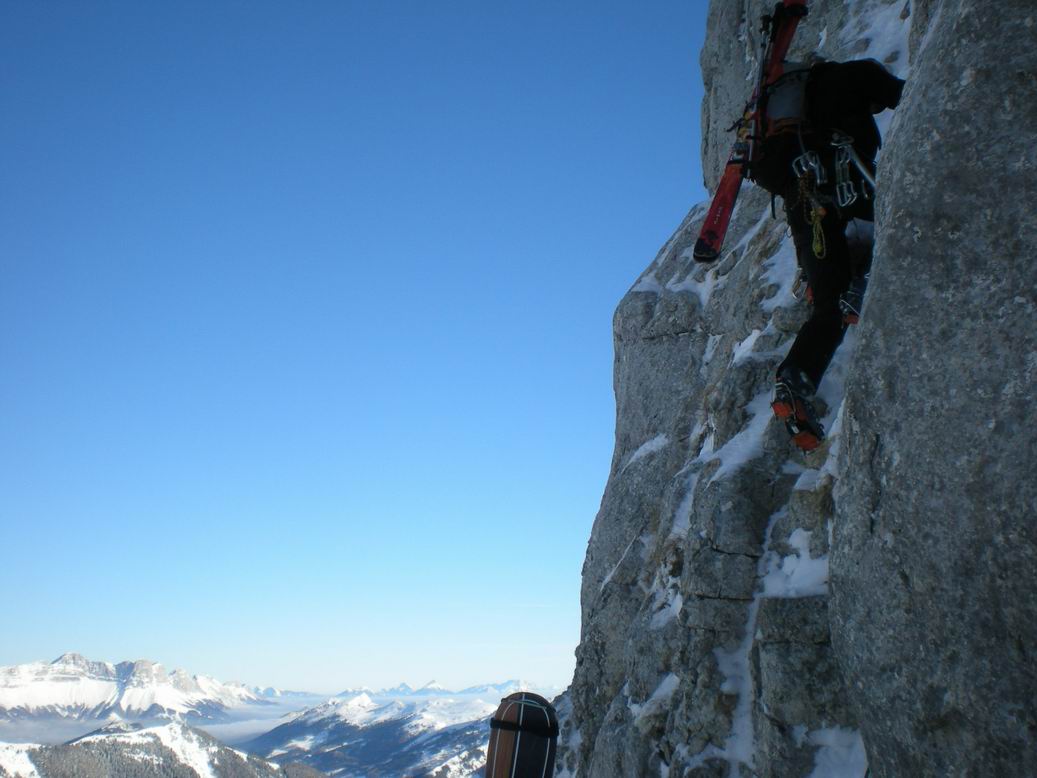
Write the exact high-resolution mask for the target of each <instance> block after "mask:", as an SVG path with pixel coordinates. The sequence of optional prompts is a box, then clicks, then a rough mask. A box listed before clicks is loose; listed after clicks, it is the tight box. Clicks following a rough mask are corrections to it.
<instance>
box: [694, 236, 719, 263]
mask: <svg viewBox="0 0 1037 778" xmlns="http://www.w3.org/2000/svg"><path fill="white" fill-rule="evenodd" d="M692 256H693V257H694V258H695V261H696V262H714V261H716V258H717V257H718V256H720V252H719V251H717V250H716V249H715V248H713V246H711V245H710V244H709V243H706V241H704V240H702V238H699V239H698V240H697V241H695V250H694V251H693V252H692Z"/></svg>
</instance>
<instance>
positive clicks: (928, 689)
mask: <svg viewBox="0 0 1037 778" xmlns="http://www.w3.org/2000/svg"><path fill="white" fill-rule="evenodd" d="M769 5H770V4H769V3H766V2H761V1H758V0H746V1H745V2H741V1H740V2H731V0H714V2H712V4H711V8H710V13H709V33H708V35H707V40H708V43H707V47H706V49H705V50H704V51H703V53H702V57H701V60H702V64H703V74H704V78H705V81H706V97H705V100H704V102H703V128H704V133H703V134H704V138H705V140H704V142H703V159H704V162H705V165H704V169H705V170H706V178H707V183H709V184H710V185H713V184H715V183H716V181H717V180H718V176H719V172H720V169H721V166H722V164H723V160H724V158H725V157H726V154H727V151H728V146H729V143H730V140H731V137H730V135H729V134H727V133H724V131H723V130H724V128H726V127H727V126H729V125H730V124H731V122H732V121H733V119H734V118H736V117H737V116H738V114H739V112H740V109H741V106H742V103H743V102H744V100H745V98H746V97H747V92H748V91H749V90H750V89H751V83H750V76H749V74H750V73H751V72H753V69H754V67H753V66H754V60H753V57H754V56H756V53H757V52H758V50H759V48H758V45H759V41H758V33H757V30H758V20H759V17H760V15H761V14H762V13H763V12H764V11H765V10H766V9H767V7H768V6H769ZM811 6H812V8H811V12H810V16H809V18H808V20H807V22H806V23H805V24H804V25H802V26H801V28H800V31H799V32H798V33H797V42H796V44H794V46H793V50H792V52H791V54H790V56H791V58H796V57H797V56H799V55H802V54H804V53H806V52H808V51H810V50H813V49H817V50H819V51H820V52H821V53H822V54H823V55H825V56H827V57H829V58H833V59H851V58H857V57H874V58H876V59H879V60H880V61H883V62H885V63H886V64H887V66H888V67H890V69H891V70H893V71H894V72H896V73H897V74H898V75H900V76H902V77H908V78H909V88H908V92H907V96H906V97H905V101H904V103H903V105H902V106H901V108H900V110H899V111H898V115H897V117H896V120H895V122H894V124H893V126H892V127H891V128H890V131H889V134H888V140H889V144H888V149H887V151H886V153H885V154H884V156H883V159H882V160H881V162H880V169H879V180H880V186H881V187H882V189H883V194H882V197H881V199H880V203H879V215H878V218H877V224H876V235H877V247H876V251H875V269H874V273H873V281H872V289H871V290H870V292H869V297H868V300H867V302H866V308H865V312H864V313H865V316H864V323H863V324H862V325H861V327H860V332H859V333H858V332H854V331H852V330H851V333H850V335H849V336H848V337H847V339H846V341H845V342H844V344H843V346H842V348H841V349H840V352H839V353H838V354H837V357H836V360H835V363H834V364H833V367H832V368H831V369H830V370H829V373H828V374H827V375H826V377H825V381H824V383H823V384H822V387H821V392H820V396H821V399H822V400H823V402H824V405H825V408H824V410H825V414H826V416H825V426H826V428H827V429H828V430H829V431H830V434H829V438H828V440H827V441H826V444H825V445H824V446H823V447H822V448H821V449H819V450H818V451H816V452H814V453H812V454H810V455H808V456H804V455H801V454H799V453H798V452H796V451H795V450H794V449H793V448H792V447H791V446H790V444H789V441H788V438H787V435H786V433H785V431H784V430H783V429H782V428H781V427H779V425H778V424H777V423H776V422H774V421H772V419H771V414H770V408H769V399H770V389H771V382H772V380H773V378H772V377H773V372H774V368H775V366H776V365H777V363H778V362H779V361H780V360H781V358H782V356H783V355H784V353H785V351H786V350H787V348H788V346H789V344H790V343H791V339H792V337H793V336H794V334H795V332H796V331H797V330H798V327H799V324H800V323H801V322H802V320H803V318H804V317H805V316H806V304H805V303H802V302H800V301H797V300H796V298H795V297H794V294H793V290H794V286H795V274H796V262H795V254H794V251H793V248H792V243H791V240H790V239H789V238H788V237H787V235H786V232H785V225H784V222H783V221H781V220H780V218H779V220H776V221H775V220H772V219H771V217H770V209H769V205H770V202H769V197H768V196H767V195H766V194H765V193H763V192H761V191H758V190H754V189H746V190H744V191H743V193H742V198H741V200H740V204H739V208H738V211H737V212H736V214H735V218H734V220H733V224H732V228H731V231H730V233H729V236H728V240H727V244H726V251H725V254H724V255H723V257H722V258H721V260H720V261H719V262H718V263H717V264H716V265H713V266H709V267H702V266H697V265H696V264H695V263H694V262H693V261H692V260H691V247H692V244H693V243H694V240H695V237H696V235H697V233H698V229H699V226H700V223H701V219H702V217H703V215H704V211H705V206H704V205H702V206H698V207H696V208H694V209H693V210H692V211H691V213H689V215H688V216H687V218H686V219H685V220H684V223H683V224H681V225H680V227H679V228H678V230H677V232H676V233H675V234H674V235H673V237H672V238H671V239H670V240H669V241H668V242H667V243H666V245H665V246H664V247H663V248H662V250H661V251H660V253H659V255H658V256H657V258H656V260H655V261H654V262H653V263H652V264H651V265H650V266H649V268H648V269H647V270H646V271H645V272H644V274H643V275H642V276H641V278H639V279H638V281H637V283H636V284H635V285H634V286H633V288H632V289H631V290H630V292H629V293H628V294H627V296H626V297H625V298H624V299H623V300H622V302H621V303H620V305H619V308H618V310H617V312H616V316H615V322H614V330H615V333H614V334H615V348H616V361H615V390H616V400H617V422H616V448H615V454H614V457H613V462H612V469H611V473H610V476H609V480H608V483H607V485H606V489H605V495H604V497H603V499H602V505H601V510H600V512H599V514H598V516H597V518H596V520H595V524H594V528H593V532H592V536H591V539H590V542H589V544H588V549H587V557H586V561H585V564H584V570H583V591H582V603H583V630H582V638H581V644H580V646H579V648H578V650H577V669H576V673H575V676H574V679H573V684H572V686H571V687H570V689H569V691H568V692H567V694H566V696H565V697H564V698H563V699H562V700H561V703H560V709H561V712H562V715H563V720H564V725H563V748H562V751H561V756H560V768H561V770H560V772H561V774H562V775H580V776H595V778H597V777H599V776H641V775H656V774H658V775H662V776H684V775H689V776H690V775H694V776H730V775H743V776H748V775H752V776H782V777H783V778H784V777H786V776H807V775H812V776H816V777H820V776H836V775H838V776H863V775H864V772H865V769H866V767H867V765H868V763H869V761H870V763H871V766H872V774H873V775H876V776H912V777H913V776H925V775H933V776H936V775H989V774H998V775H1025V774H1030V773H1028V772H1027V766H1028V765H1029V766H1030V767H1032V764H1030V763H1028V762H1027V761H1026V760H1027V758H1029V757H1028V756H1027V754H1030V755H1032V754H1033V753H1034V749H1033V743H1034V742H1035V738H1037V732H1035V731H1034V728H1033V727H1034V710H1035V706H1034V702H1033V701H1034V699H1035V692H1037V684H1035V682H1034V675H1033V672H1034V671H1033V669H1032V668H1033V661H1034V657H1035V655H1037V653H1035V652H1037V642H1035V632H1034V629H1035V627H1034V625H1035V624H1037V619H1035V618H1034V616H1035V615H1037V614H1035V613H1034V607H1035V604H1034V603H1035V598H1034V597H1033V596H1032V595H1031V594H1030V590H1029V587H1030V586H1031V584H1030V582H1032V581H1033V580H1035V575H1034V574H1035V573H1037V569H1035V556H1037V537H1035V530H1034V527H1035V524H1034V521H1033V518H1034V512H1035V511H1034V508H1035V506H1037V500H1035V492H1034V485H1033V484H1034V482H1035V479H1034V477H1033V475H1032V473H1033V472H1034V471H1035V467H1034V463H1035V462H1037V456H1035V451H1034V435H1033V428H1034V426H1033V425H1034V412H1033V409H1034V400H1033V397H1034V390H1033V388H1032V387H1033V378H1034V372H1035V366H1037V350H1035V342H1034V325H1033V323H1032V322H1033V321H1034V319H1033V315H1034V310H1033V309H1034V306H1035V297H1034V295H1035V291H1034V290H1035V281H1037V278H1035V270H1034V267H1035V266H1034V261H1033V260H1034V257H1035V255H1037V252H1035V240H1034V220H1033V217H1032V215H1031V214H1030V213H1028V212H1027V208H1030V209H1031V210H1032V207H1033V203H1034V198H1033V183H1032V182H1033V173H1034V167H1035V165H1034V152H1033V149H1032V146H1031V147H1025V144H1023V143H1021V142H1020V140H1019V137H1020V136H1019V133H1018V128H1020V127H1032V126H1034V125H1033V119H1034V118H1037V117H1034V116H1033V111H1034V105H1037V100H1033V99H1032V97H1033V95H1034V94H1037V90H1035V89H1034V86H1035V82H1034V79H1035V77H1037V76H1035V72H1037V66H1035V60H1034V55H1033V53H1032V52H1033V51H1034V50H1035V49H1037V47H1035V46H1034V45H1033V44H1034V42H1035V37H1037V26H1035V24H1037V22H1035V21H1034V18H1035V17H1037V10H1035V9H1034V8H1033V6H1032V3H1030V2H1029V0H1012V2H1009V3H1007V4H1002V6H999V10H998V11H997V15H998V16H999V17H1000V18H999V20H997V21H996V22H995V21H994V20H993V19H992V18H991V17H993V15H994V12H993V9H992V7H991V6H990V5H989V4H987V5H982V4H976V3H966V2H963V1H962V0H943V2H939V1H938V0H933V2H923V1H922V0H910V1H909V0H893V1H892V2H888V1H887V0H830V2H826V3H824V4H822V3H812V4H811ZM1006 6H1007V8H1006ZM1009 28H1011V29H1009ZM1012 30H1014V32H1013V31H1012ZM995 51H1000V52H1001V53H1000V55H999V58H998V60H997V61H995V60H994V52H995ZM999 63H1000V64H999ZM1006 63H1007V69H1008V72H1007V73H1005V72H1004V67H1005V64H1006ZM1006 78H1007V80H1008V83H1007V84H1002V83H1001V80H1002V79H1006ZM1027 95H1029V99H1028V98H1027ZM1026 118H1029V120H1030V121H1029V122H1027V121H1025V119H1026ZM889 119H890V117H889V116H885V117H883V119H882V121H881V122H880V123H881V124H883V125H888V124H889ZM1013 132H1014V133H1015V134H1013ZM1006 192H1012V193H1013V195H1015V196H1018V198H1019V200H1020V201H1019V202H1012V203H1009V202H1006V198H1005V193H1006ZM779 214H780V209H779ZM851 234H852V236H853V237H854V238H855V239H856V240H857V242H858V243H859V244H860V246H861V247H862V250H867V247H866V245H865V244H867V242H868V241H869V240H870V237H871V236H870V231H869V230H867V229H863V228H861V229H857V230H855V231H852V233H851ZM908 279H909V280H908ZM966 320H967V321H966ZM847 385H848V386H849V390H848V391H847V390H846V389H845V387H846V386H847ZM829 578H831V581H829ZM1027 744H1028V746H1029V747H1028V748H1027ZM937 752H939V757H937ZM988 764H995V765H998V766H999V769H998V770H995V772H994V773H990V772H985V771H984V770H985V769H986V768H984V767H983V765H988Z"/></svg>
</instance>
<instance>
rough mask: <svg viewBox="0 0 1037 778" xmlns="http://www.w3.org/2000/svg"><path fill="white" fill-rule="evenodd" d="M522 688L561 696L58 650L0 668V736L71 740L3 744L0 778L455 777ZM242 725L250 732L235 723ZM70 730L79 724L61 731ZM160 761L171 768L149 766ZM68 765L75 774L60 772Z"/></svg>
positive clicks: (472, 766)
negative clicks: (306, 680) (270, 679)
mask: <svg viewBox="0 0 1037 778" xmlns="http://www.w3.org/2000/svg"><path fill="white" fill-rule="evenodd" d="M520 689H524V690H532V691H539V692H540V693H541V694H544V695H545V696H549V697H550V696H554V693H555V692H557V691H559V690H552V689H545V688H543V687H539V688H538V687H537V685H535V684H532V683H527V682H523V681H506V682H504V683H499V684H484V685H481V686H471V687H468V688H466V689H461V690H459V691H452V690H450V689H446V688H444V687H443V686H442V685H440V684H438V683H436V682H435V681H432V682H430V683H427V684H425V685H424V686H421V687H419V688H416V689H415V688H413V687H411V686H410V685H408V684H406V683H401V684H400V685H398V686H395V687H393V688H388V689H380V690H377V691H373V690H370V689H350V690H347V691H343V692H341V693H340V694H338V695H336V696H334V697H331V698H326V697H319V696H317V695H312V694H307V693H304V692H287V691H283V690H279V689H275V688H272V687H268V688H262V689H261V688H258V687H248V686H245V685H244V684H239V683H223V682H221V681H217V680H216V679H214V678H210V677H208V676H202V675H189V674H187V673H185V672H183V671H182V670H174V671H172V672H167V671H166V670H165V669H164V668H163V667H162V665H160V664H157V663H155V662H150V661H146V660H140V661H136V662H121V663H119V664H114V665H113V664H110V663H107V662H92V661H89V660H87V659H85V658H84V657H82V656H80V655H79V654H64V655H62V656H60V657H58V658H57V659H56V660H54V661H53V662H50V663H46V662H34V663H31V664H24V665H17V666H14V667H2V668H0V725H2V727H0V732H2V731H3V727H6V728H7V729H8V731H9V732H11V733H12V734H13V735H15V739H30V738H31V739H34V740H37V739H42V740H43V742H47V743H58V742H62V741H64V740H65V739H66V738H74V739H73V740H71V741H69V742H67V743H65V745H61V746H58V745H51V746H28V745H4V744H0V778H4V776H14V775H18V774H19V769H15V768H17V767H18V766H19V765H21V768H23V769H21V770H20V772H21V773H23V774H24V775H25V776H28V777H30V778H37V777H39V778H47V777H48V776H60V777H61V778H64V776H73V775H74V776H76V777H77V778H79V777H80V776H82V777H83V778H92V776H107V775H120V776H131V777H133V776H136V775H141V776H143V775H158V774H163V775H176V776H180V775H184V776H187V775H190V773H185V772H183V771H182V770H180V769H179V768H177V769H174V766H175V765H176V764H178V762H176V761H175V760H174V756H175V757H176V759H178V760H180V761H179V763H184V764H193V763H190V761H189V760H188V761H186V762H185V761H184V760H185V759H188V756H190V755H193V756H190V759H194V760H195V763H196V765H195V767H194V768H193V769H194V770H195V772H196V773H197V774H198V775H200V776H202V778H222V776H224V775H226V776H235V778H237V777H239V776H240V778H254V777H255V776H262V777H263V778H270V777H272V776H281V778H285V776H302V775H304V773H299V772H297V773H292V772H291V771H290V770H289V771H288V772H284V771H282V772H278V770H282V768H280V767H277V765H275V764H273V762H274V761H276V763H277V764H279V765H285V764H289V763H300V764H304V765H306V766H308V768H313V769H315V770H319V771H321V773H323V774H327V775H333V776H341V778H347V776H348V777H352V776H361V775H362V776H369V777H370V778H378V777H379V776H400V775H407V776H424V775H428V776H433V775H434V776H436V777H437V778H462V777H463V776H470V775H473V774H475V773H476V772H477V771H478V770H479V769H480V768H481V766H482V764H483V762H484V761H485V757H486V746H487V743H488V736H489V717H490V715H491V714H492V712H493V711H494V709H496V707H497V705H498V703H499V701H500V699H501V698H502V697H505V696H506V695H508V694H510V693H511V692H514V691H518V690H520ZM315 703H317V704H315ZM300 709H301V710H300ZM57 719H61V721H60V722H59V721H57ZM170 719H172V721H171V722H170ZM94 720H107V721H108V723H107V725H106V726H104V728H103V729H100V730H95V731H92V732H90V734H89V735H86V736H85V737H76V736H77V735H79V734H81V733H82V732H86V731H89V730H90V729H91V727H92V726H98V725H97V724H91V722H93V721H94ZM242 723H244V724H245V725H246V726H247V728H248V729H247V730H246V731H247V732H248V734H244V733H243V732H242V730H241V729H240V728H239V727H240V726H241V724H242ZM188 724H192V725H197V726H199V727H204V728H206V729H211V731H212V732H213V733H217V732H219V733H220V737H222V738H225V739H226V740H227V741H228V742H231V743H234V744H235V745H236V747H238V748H239V749H242V751H233V750H229V749H227V747H225V746H223V745H221V744H220V742H219V741H218V740H216V739H215V738H213V737H212V736H210V735H208V734H205V733H203V732H201V731H198V730H195V729H192V728H191V727H190V726H188ZM67 726H74V727H77V728H78V729H77V730H76V731H74V732H72V733H68V734H58V733H59V732H61V731H63V730H62V729H60V727H67ZM11 728H13V729H11ZM33 728H35V729H33ZM19 731H20V732H21V733H22V736H21V737H17V735H18V733H19ZM41 731H42V734H31V733H33V732H36V733H40V732H41ZM27 732H28V733H30V734H29V736H28V737H26V736H25V735H26V733H27ZM255 733H262V734H259V735H258V736H257V735H256V734H255ZM0 739H3V736H2V735H0ZM130 745H133V746H134V748H129V746H130ZM137 746H141V748H137ZM127 749H129V750H127ZM243 751H248V752H249V753H252V754H255V755H257V756H258V757H260V758H259V759H255V758H252V757H248V756H246V754H245V753H243ZM206 755H208V756H206ZM231 755H233V756H231ZM134 759H137V760H138V761H140V760H143V761H141V765H143V766H141V765H138V766H137V767H136V768H133V769H137V770H138V772H133V771H132V769H130V767H127V766H126V765H129V764H130V763H131V762H132V761H133V760H134ZM203 759H209V760H210V762H211V765H210V766H211V769H210V770H209V772H205V771H202V770H199V769H197V765H201V764H202V762H201V761H199V760H203ZM26 760H29V761H26ZM106 760H107V761H106ZM112 760H115V761H112ZM126 760H130V762H127V761H126ZM156 760H157V761H156ZM160 764H161V765H165V766H167V767H169V769H165V767H164V768H163V771H157V769H156V771H154V772H148V770H147V769H145V768H146V767H147V765H155V766H157V765H160ZM67 765H72V768H69V769H65V767H66V766H67ZM131 767H132V765H131ZM116 768H117V769H116ZM217 768H219V769H217ZM286 769H287V768H286ZM293 769H297V768H293ZM298 769H301V768H298ZM5 770H6V772H5ZM63 770H64V771H63ZM32 771H35V772H32ZM106 771H107V772H106ZM271 771H272V772H271ZM305 774H308V775H314V774H315V773H313V772H312V771H309V772H307V773H305Z"/></svg>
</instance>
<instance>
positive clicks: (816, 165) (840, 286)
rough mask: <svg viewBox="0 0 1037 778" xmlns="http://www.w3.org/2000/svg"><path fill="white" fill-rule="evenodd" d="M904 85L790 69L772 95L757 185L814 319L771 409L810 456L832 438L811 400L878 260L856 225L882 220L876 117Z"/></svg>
mask: <svg viewBox="0 0 1037 778" xmlns="http://www.w3.org/2000/svg"><path fill="white" fill-rule="evenodd" d="M903 88H904V82H903V81H902V80H901V79H899V78H896V77H895V76H893V75H892V74H891V73H890V72H889V71H888V70H886V68H885V67H883V66H882V65H881V64H879V63H878V62H877V61H875V60H872V59H868V60H854V61H850V62H830V61H827V60H824V59H822V58H821V57H819V56H817V55H814V56H812V57H811V60H810V61H809V62H808V63H806V64H794V63H787V64H786V66H785V69H784V74H783V75H782V76H781V77H780V78H778V79H777V80H776V81H774V82H773V83H772V84H770V85H769V86H768V87H767V89H766V92H765V97H764V98H763V99H764V103H763V106H762V112H763V117H764V124H763V128H764V129H763V133H764V137H763V142H762V144H761V151H760V153H759V155H758V157H757V158H756V159H754V160H753V162H752V163H751V165H750V167H749V171H748V177H749V178H750V179H752V180H753V181H755V183H757V184H758V185H759V186H762V187H763V188H764V189H766V190H767V191H769V192H771V194H772V195H773V196H780V197H781V198H782V200H783V204H784V208H785V216H786V218H787V220H788V224H789V227H790V228H791V230H792V238H793V241H794V243H795V245H796V258H797V260H798V262H799V267H800V270H801V272H802V273H803V275H805V277H806V281H807V299H808V300H809V301H810V302H811V304H812V306H813V310H812V314H811V316H810V319H809V320H808V321H807V322H806V323H805V324H804V325H803V327H802V328H801V329H800V331H799V334H798V335H797V336H796V339H795V341H794V342H793V344H792V348H791V349H790V350H789V353H788V355H787V356H786V357H785V360H784V361H783V362H782V363H781V364H780V365H779V366H778V371H777V376H776V378H775V386H774V401H773V403H772V408H773V410H774V414H775V416H777V417H778V418H779V419H782V420H783V421H784V422H785V425H786V427H787V428H788V431H789V434H790V435H791V436H792V439H793V442H794V443H795V444H796V445H797V446H798V447H799V448H801V449H803V450H804V451H811V450H813V449H815V448H817V446H819V445H820V443H821V440H822V439H823V437H824V429H823V428H822V426H821V423H820V420H819V418H818V415H817V413H816V412H815V410H814V405H813V403H812V402H811V398H812V397H813V396H814V393H815V392H816V390H817V387H818V384H819V383H820V382H821V377H822V376H823V375H824V372H825V369H826V368H827V367H828V363H829V362H830V361H831V359H832V355H833V354H834V353H835V350H836V349H837V348H838V347H839V344H840V343H841V342H842V339H843V334H844V333H845V331H846V327H847V325H848V324H853V323H856V322H857V320H858V317H859V316H860V309H861V303H862V300H863V297H864V290H865V287H866V285H867V280H868V271H869V264H870V256H866V257H865V258H864V259H863V260H860V259H858V258H855V257H854V256H853V253H852V252H851V250H850V247H849V244H848V242H847V237H846V228H847V225H848V224H849V223H850V222H851V221H852V220H853V219H862V220H864V221H868V222H871V221H874V218H875V217H874V186H875V173H874V170H875V162H874V160H875V155H876V153H877V152H878V149H879V146H880V144H881V138H880V135H879V130H878V127H877V125H876V124H875V119H874V118H873V114H877V113H880V112H881V111H883V110H884V109H886V108H895V107H896V106H897V104H898V103H899V102H900V95H901V92H902V91H903Z"/></svg>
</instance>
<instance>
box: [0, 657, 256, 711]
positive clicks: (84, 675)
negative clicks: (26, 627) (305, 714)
mask: <svg viewBox="0 0 1037 778" xmlns="http://www.w3.org/2000/svg"><path fill="white" fill-rule="evenodd" d="M253 703H264V704H265V701H264V700H263V699H262V698H261V697H260V696H258V695H257V694H255V693H254V692H252V691H250V690H248V689H247V688H245V687H244V686H242V685H241V684H238V683H233V684H224V683H221V682H220V681H217V680H216V679H214V678H209V677H207V676H198V675H190V674H189V673H187V672H185V671H183V670H174V671H173V672H171V673H167V671H166V670H165V668H164V667H163V666H162V665H161V664H159V663H158V662H153V661H150V660H147V659H141V660H136V661H128V662H120V663H119V664H117V665H113V664H110V663H108V662H93V661H90V660H89V659H86V658H85V657H83V656H82V655H80V654H75V653H67V654H62V655H61V656H60V657H58V658H57V659H55V660H54V661H53V662H50V663H46V662H32V663H29V664H23V665H14V666H11V667H0V718H10V717H19V718H24V717H26V716H43V717H46V716H58V717H62V718H79V719H104V718H107V717H108V716H110V715H111V714H113V713H114V714H118V715H126V716H129V717H131V718H133V717H137V718H140V717H145V716H151V717H154V716H164V715H170V714H181V715H194V716H197V717H201V718H213V717H218V716H219V715H220V714H221V713H222V712H223V711H225V710H226V709H228V708H230V707H234V706H238V705H243V704H253Z"/></svg>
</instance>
